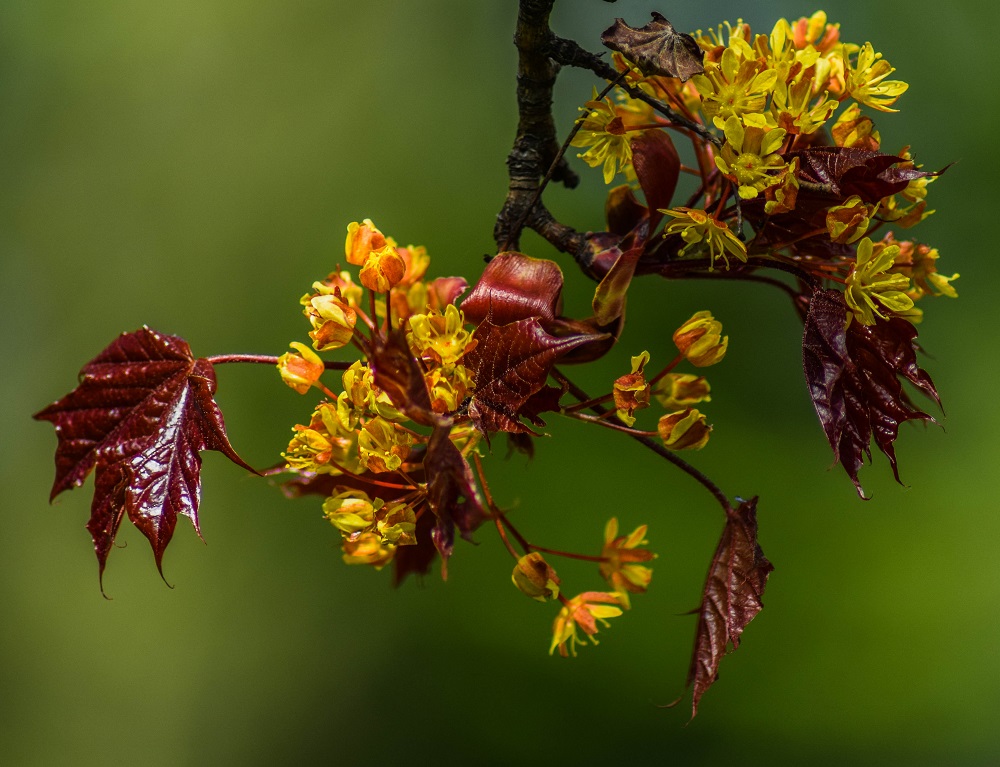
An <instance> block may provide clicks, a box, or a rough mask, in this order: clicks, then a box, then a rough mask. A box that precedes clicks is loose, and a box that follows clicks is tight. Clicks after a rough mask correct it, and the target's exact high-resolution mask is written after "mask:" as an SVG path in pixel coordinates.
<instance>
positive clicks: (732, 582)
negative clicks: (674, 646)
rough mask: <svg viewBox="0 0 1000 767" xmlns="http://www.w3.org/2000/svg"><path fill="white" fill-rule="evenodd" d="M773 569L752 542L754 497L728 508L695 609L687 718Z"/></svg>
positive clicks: (755, 609) (735, 642)
mask: <svg viewBox="0 0 1000 767" xmlns="http://www.w3.org/2000/svg"><path fill="white" fill-rule="evenodd" d="M773 569H774V566H773V565H772V564H771V563H770V562H768V561H767V558H766V557H765V556H764V552H763V551H762V550H761V548H760V544H758V543H757V499H756V498H751V499H750V500H749V501H743V502H742V503H741V504H740V505H739V506H737V507H736V508H735V509H729V510H728V511H727V512H726V526H725V528H724V529H723V531H722V537H720V538H719V545H718V546H717V547H716V549H715V555H714V556H713V557H712V565H711V567H709V570H708V577H707V578H706V579H705V587H704V589H703V591H702V597H701V606H700V607H699V608H698V610H697V613H698V630H697V632H696V634H695V640H694V652H693V653H692V655H691V667H690V668H689V670H688V678H687V684H688V685H689V686H690V685H693V696H692V701H691V717H692V718H693V717H694V716H696V715H697V713H698V701H699V700H701V696H702V695H703V694H704V693H705V691H706V690H708V688H709V687H711V686H712V684H713V683H714V682H715V680H716V679H718V677H719V663H721V661H722V657H723V656H724V655H725V654H726V652H727V648H728V647H730V646H732V648H733V650H734V651H735V650H736V649H737V648H738V647H739V646H740V636H741V635H742V633H743V629H745V628H746V626H747V624H748V623H750V621H752V620H753V618H754V616H755V615H757V613H759V612H760V611H761V609H762V608H763V606H764V605H763V603H762V602H761V597H762V596H763V594H764V587H765V586H766V585H767V576H768V575H769V574H770V573H771V571H772V570H773Z"/></svg>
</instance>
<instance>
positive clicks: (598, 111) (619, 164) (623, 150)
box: [570, 88, 632, 184]
mask: <svg viewBox="0 0 1000 767" xmlns="http://www.w3.org/2000/svg"><path fill="white" fill-rule="evenodd" d="M581 111H584V112H586V113H587V114H586V115H585V116H584V117H581V118H580V122H581V126H580V130H579V131H578V132H577V134H576V135H575V136H574V137H573V140H572V141H571V142H570V145H571V146H575V147H579V148H581V149H582V148H583V147H589V148H588V149H587V151H586V152H584V153H583V154H580V155H577V156H578V157H579V158H580V159H581V160H583V161H584V162H585V163H587V165H589V166H590V167H591V168H596V167H597V166H598V165H603V166H604V183H605V184H610V183H611V180H612V179H613V178H614V177H615V174H616V173H618V172H619V171H624V170H625V169H626V168H629V167H631V165H632V145H631V144H630V143H629V137H628V129H627V128H626V125H625V121H624V119H623V118H622V116H621V115H620V114H619V113H618V110H617V109H616V108H615V105H614V104H613V103H612V101H611V99H610V98H605V99H604V100H603V101H600V100H598V99H597V89H596V88H595V89H594V99H593V100H592V101H588V102H587V103H586V105H585V106H584V107H582V108H581Z"/></svg>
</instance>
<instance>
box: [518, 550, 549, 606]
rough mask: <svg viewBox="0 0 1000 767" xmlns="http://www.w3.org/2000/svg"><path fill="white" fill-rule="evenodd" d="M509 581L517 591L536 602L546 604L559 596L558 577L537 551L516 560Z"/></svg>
mask: <svg viewBox="0 0 1000 767" xmlns="http://www.w3.org/2000/svg"><path fill="white" fill-rule="evenodd" d="M511 580H512V581H513V582H514V585H515V586H516V587H517V590H518V591H520V592H521V593H522V594H524V595H525V596H529V597H531V598H532V599H534V600H536V601H538V602H548V601H549V600H550V599H556V598H557V597H558V596H559V577H558V576H557V575H556V571H555V570H553V569H552V568H551V567H550V566H549V563H548V562H546V561H545V559H544V558H543V557H542V555H541V554H539V553H538V552H537V551H533V552H531V553H530V554H525V555H524V556H523V557H521V558H520V559H519V560H517V564H516V565H514V573H513V575H511Z"/></svg>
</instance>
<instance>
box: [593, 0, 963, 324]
mask: <svg viewBox="0 0 1000 767" xmlns="http://www.w3.org/2000/svg"><path fill="white" fill-rule="evenodd" d="M693 39H694V41H695V42H696V43H697V45H698V47H699V48H700V50H701V52H702V54H703V70H704V71H703V72H702V73H700V74H695V75H694V76H693V77H691V78H690V79H687V80H686V81H684V82H682V81H681V80H680V79H678V78H676V77H664V76H659V75H651V76H647V75H644V74H643V73H642V72H641V71H640V70H639V68H638V67H637V66H636V65H634V64H633V63H632V62H630V61H629V60H628V59H626V58H625V57H624V56H623V55H622V54H621V53H616V54H615V63H616V66H617V68H618V71H619V72H620V73H621V79H622V80H623V81H624V83H623V84H624V85H625V86H627V87H628V88H629V89H631V90H632V92H633V94H636V95H638V92H641V93H643V94H645V95H647V96H650V97H652V98H655V99H657V100H659V101H661V102H664V103H668V104H670V105H671V107H672V108H673V109H675V110H676V112H677V114H679V115H681V116H682V117H683V118H685V119H686V121H687V123H688V125H696V126H702V128H703V129H702V130H701V131H693V130H692V129H691V128H689V127H685V126H684V125H680V124H678V123H676V122H672V121H671V120H670V119H669V118H667V117H665V116H663V115H662V114H659V113H657V112H656V111H655V110H654V109H653V108H652V107H651V106H650V105H649V104H648V103H647V102H646V101H643V100H639V99H636V98H632V97H631V96H630V95H629V93H628V92H626V90H625V89H624V88H622V87H617V88H615V96H614V98H612V97H606V98H605V99H603V100H596V99H595V100H593V101H590V102H588V103H587V105H586V107H585V110H584V111H585V112H586V114H585V116H584V117H583V118H581V124H580V130H579V133H578V134H577V136H576V137H575V139H574V140H573V144H574V145H575V146H579V147H586V148H587V151H586V152H585V153H583V154H582V155H581V157H582V158H583V159H584V160H585V161H586V162H587V163H589V164H590V165H592V166H598V165H600V166H603V170H604V180H605V183H609V184H610V183H611V182H612V180H613V178H614V177H615V175H616V173H622V174H624V176H625V178H626V180H628V181H631V182H634V181H635V180H636V174H635V169H634V167H633V151H634V146H635V141H636V138H637V137H638V136H640V135H642V134H643V133H646V132H648V131H661V130H663V129H670V130H673V131H676V132H677V133H680V134H682V135H684V136H686V137H688V138H690V139H691V141H692V145H693V150H694V156H695V167H693V168H682V170H683V171H686V172H688V173H690V174H691V175H693V176H695V177H696V178H697V179H698V181H699V186H698V189H697V191H696V192H695V193H694V194H693V195H692V197H691V200H690V201H688V203H687V204H685V205H680V206H675V207H670V208H663V209H660V211H659V212H660V213H662V214H664V215H665V216H666V217H667V223H666V225H665V226H664V227H663V230H662V235H663V237H664V238H666V243H668V244H667V247H666V249H667V250H669V251H670V252H671V253H672V254H674V255H675V258H676V259H681V257H691V258H693V257H700V258H702V259H704V258H707V259H708V266H709V270H711V269H712V268H714V267H715V266H716V264H717V262H719V261H721V262H722V265H723V266H724V268H726V269H729V268H730V267H731V265H732V262H733V261H736V262H741V263H744V264H748V265H749V266H754V265H758V264H759V263H760V259H767V260H772V261H781V262H785V263H788V264H792V265H794V266H795V267H797V268H798V269H799V270H800V271H801V272H802V273H803V274H804V275H806V276H807V277H810V278H815V279H817V280H821V281H823V282H824V283H826V284H833V285H839V286H842V289H843V290H845V294H846V301H847V304H848V306H849V308H850V315H849V317H848V321H851V320H857V321H858V322H860V323H862V324H864V325H873V324H875V322H876V321H877V320H879V319H888V318H891V317H903V318H905V319H906V320H908V321H910V322H918V321H919V320H920V319H921V317H922V310H921V309H919V308H917V307H916V306H915V304H914V302H915V301H917V300H918V299H920V298H922V297H924V296H928V295H937V296H941V295H943V296H950V297H954V296H955V295H956V294H955V289H954V287H953V286H952V285H951V284H950V283H951V281H952V280H954V279H956V278H957V277H958V275H957V274H955V275H952V276H950V277H947V276H944V275H942V274H940V273H938V272H937V268H936V261H937V258H938V252H937V250H936V249H933V248H930V247H928V246H926V245H923V244H920V243H918V242H915V241H900V240H897V239H896V238H895V236H894V235H893V233H892V232H885V233H884V234H882V235H881V237H880V238H879V237H876V236H875V235H876V233H877V231H878V230H879V229H881V228H883V227H885V226H887V225H892V226H896V227H899V228H902V229H908V228H910V227H912V226H914V225H915V224H917V223H919V222H920V221H921V220H923V219H924V218H926V217H927V216H928V215H930V214H931V213H932V212H933V211H930V210H928V209H927V199H926V198H927V187H928V185H929V184H930V183H931V182H932V181H934V179H935V178H936V176H937V175H938V174H936V173H929V172H926V171H922V170H920V166H918V165H917V164H916V163H915V161H914V160H913V158H912V156H911V154H910V152H909V149H908V148H903V149H902V150H901V151H900V152H898V153H897V154H883V153H882V152H881V151H880V146H881V138H880V135H879V132H878V131H877V130H876V129H875V124H874V122H873V120H872V118H871V117H869V116H867V115H865V114H863V109H864V108H867V109H870V110H874V111H875V112H883V113H884V112H894V111H896V110H895V109H894V108H893V105H894V104H895V103H896V101H897V99H899V97H900V96H901V95H902V94H903V92H904V91H905V90H906V89H907V84H906V83H905V82H902V81H900V80H890V79H888V78H889V76H890V75H891V74H892V73H893V72H894V71H895V70H894V69H893V67H892V66H891V65H890V64H889V62H888V61H886V60H885V59H884V58H883V57H882V54H881V53H878V52H876V51H875V49H874V48H873V47H872V45H871V43H867V42H866V43H864V44H863V45H857V44H854V43H849V42H845V41H843V40H841V38H840V29H839V25H837V24H829V23H827V17H826V14H825V13H823V12H822V11H819V12H817V13H815V14H813V15H812V16H811V17H809V18H800V19H798V20H797V21H795V22H793V23H789V22H788V21H786V20H785V19H781V20H779V21H778V22H777V23H776V24H775V25H774V27H773V29H772V30H771V32H770V34H767V35H763V34H757V35H755V34H753V33H752V32H751V30H750V26H749V25H748V24H745V23H743V22H742V21H740V22H737V23H736V24H728V23H727V24H724V25H722V26H720V27H718V28H717V29H713V30H709V31H708V32H701V31H699V32H697V33H695V35H694V36H693ZM636 89H638V91H637V90H636ZM733 191H735V193H736V195H735V198H733V196H732V192H733ZM613 195H614V196H615V198H620V195H615V193H613ZM744 224H748V225H749V227H750V229H751V232H750V234H749V236H748V234H747V232H745V231H744ZM691 258H688V259H687V260H689V261H690V260H691ZM744 268H746V267H744Z"/></svg>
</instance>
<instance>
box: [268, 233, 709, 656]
mask: <svg viewBox="0 0 1000 767" xmlns="http://www.w3.org/2000/svg"><path fill="white" fill-rule="evenodd" d="M510 255H513V256H517V257H518V258H519V259H522V260H523V262H524V263H525V264H527V265H529V266H530V264H533V263H537V262H535V261H534V259H528V258H527V257H524V256H520V255H519V254H510ZM345 258H346V260H347V262H348V264H350V265H353V266H357V267H360V269H359V274H358V277H357V282H355V280H354V278H353V277H352V274H351V272H350V271H348V270H344V269H341V268H340V267H339V266H338V267H337V268H336V269H335V270H334V271H333V272H332V273H331V274H330V275H329V276H327V278H326V279H324V280H321V281H317V282H315V283H314V284H313V289H312V291H311V292H310V293H307V294H306V295H304V296H303V297H302V299H301V301H300V304H301V305H302V307H303V314H304V315H305V317H306V318H307V319H308V321H309V324H310V326H311V330H310V331H309V334H308V335H309V338H310V340H311V342H312V343H311V346H309V345H306V344H305V343H302V342H298V341H296V342H293V343H292V344H291V348H292V351H290V352H288V353H286V354H284V355H283V356H282V357H280V358H279V361H278V370H279V372H280V374H281V377H282V379H283V380H284V382H285V383H286V384H287V385H288V386H289V387H291V388H292V389H294V390H295V391H297V392H298V393H300V394H306V393H307V392H309V391H311V390H314V389H315V390H318V391H319V392H321V393H322V394H323V395H325V398H324V399H323V400H322V401H320V402H319V403H318V404H317V405H316V407H315V409H314V410H313V412H312V414H311V416H310V418H309V420H308V423H304V424H297V425H296V426H295V427H294V428H293V432H294V434H293V437H292V439H291V441H290V442H289V444H288V447H287V448H286V450H285V452H284V453H282V457H283V458H284V461H285V464H284V467H283V471H285V472H291V473H293V474H294V475H296V477H295V479H294V480H292V481H291V482H289V483H287V485H286V487H287V488H288V490H289V492H290V493H291V494H321V495H324V496H325V499H324V500H323V503H322V507H323V513H324V516H325V518H326V519H327V520H328V521H329V522H330V524H331V525H332V526H333V527H334V528H336V530H337V531H339V533H340V535H341V536H342V547H343V559H344V561H345V562H346V563H348V564H365V565H370V566H372V567H374V568H375V569H381V568H383V567H385V566H386V565H388V564H390V563H393V564H394V566H395V573H396V580H397V582H398V581H399V580H401V579H402V578H403V577H405V576H406V575H407V574H408V573H410V572H418V573H420V572H426V571H427V569H428V567H429V565H430V562H431V561H432V560H433V559H434V557H435V556H436V555H438V554H440V555H441V558H442V562H443V565H442V571H443V574H445V573H446V570H445V569H444V567H445V565H446V562H447V557H448V556H449V555H450V553H451V548H450V547H451V541H450V534H451V531H450V530H449V529H448V525H449V524H455V525H457V526H458V529H459V531H460V532H461V533H462V534H463V535H464V536H467V535H468V534H470V533H471V532H472V530H474V529H475V528H476V527H477V526H478V525H479V524H481V523H482V522H484V521H486V520H487V519H490V518H492V519H493V521H494V523H495V525H496V527H497V529H498V531H499V532H500V535H501V538H502V539H503V541H504V543H505V545H506V546H507V547H508V549H509V550H510V551H511V553H512V554H513V555H514V556H515V558H516V559H517V564H516V566H515V568H514V572H513V576H512V580H513V583H514V585H515V586H516V587H517V588H518V589H519V590H520V591H522V592H523V593H525V594H526V595H528V596H530V597H532V598H533V599H537V600H539V601H548V600H558V601H559V602H560V603H561V609H560V611H559V613H558V615H557V617H556V619H555V622H554V624H553V640H552V650H553V651H554V650H555V649H556V648H558V649H559V651H560V653H561V654H563V655H566V654H568V652H572V653H573V654H574V655H575V654H576V650H575V646H576V644H577V643H578V642H579V641H580V638H581V636H583V637H586V638H589V639H591V641H594V642H595V643H596V640H594V639H593V636H594V634H595V633H596V631H597V623H598V622H603V621H606V619H607V618H609V617H614V616H617V615H620V614H621V613H622V610H625V609H628V608H629V607H630V606H631V602H630V594H636V593H640V592H643V591H645V590H646V588H647V586H648V585H649V583H650V579H651V577H652V570H651V569H650V568H649V567H648V566H646V565H644V564H642V563H646V562H649V561H650V560H652V559H653V558H654V556H655V555H654V554H653V553H652V552H651V551H649V550H648V549H646V548H643V546H644V545H645V544H646V540H645V537H646V526H645V525H642V526H640V527H639V528H637V529H636V530H634V531H633V532H632V533H631V534H629V535H619V534H618V521H617V519H612V520H611V521H610V522H608V524H607V527H606V529H605V537H604V544H603V548H602V551H601V554H600V555H599V556H598V557H588V556H585V555H579V558H583V559H588V560H594V559H596V561H597V562H598V567H599V571H600V574H601V576H602V578H603V579H604V580H605V581H606V583H607V585H608V587H609V590H608V591H603V592H596V591H587V592H583V593H582V594H580V595H579V596H577V597H574V598H567V597H566V596H564V595H562V594H561V593H560V590H559V585H558V584H559V582H560V581H559V578H558V576H557V575H556V572H555V570H554V569H553V568H552V567H551V566H550V565H549V564H548V562H546V561H545V559H544V558H543V556H542V554H541V553H540V551H551V550H548V549H540V548H538V547H534V546H532V545H531V544H527V542H526V541H524V540H523V538H521V537H520V535H519V534H518V533H516V532H515V533H513V534H514V535H515V536H516V537H517V539H518V541H519V542H520V543H521V544H522V548H525V549H527V551H526V553H524V554H519V553H518V552H517V551H516V550H515V549H514V548H513V546H512V544H511V541H510V539H509V537H508V532H512V531H513V527H512V526H511V523H510V521H509V520H508V519H507V518H506V517H505V516H504V515H503V513H502V512H501V511H499V510H498V509H496V508H495V507H494V505H493V503H492V501H491V500H488V501H483V495H485V497H486V498H487V499H489V494H488V492H485V493H484V492H483V491H484V490H485V488H486V484H485V478H484V477H483V475H482V471H483V469H482V459H483V458H484V457H485V454H484V450H483V443H482V440H483V437H484V434H486V430H484V429H481V428H478V425H477V424H475V423H474V419H472V418H471V417H470V415H469V410H470V407H469V404H470V401H471V400H472V398H473V395H474V394H475V393H476V380H475V374H474V372H473V371H474V369H475V366H474V365H472V364H470V362H469V361H470V359H473V358H474V357H475V354H474V352H475V351H476V349H477V347H479V345H480V338H479V336H480V335H482V334H481V333H477V332H476V328H475V327H473V326H472V323H470V322H468V321H467V320H466V316H465V312H464V311H463V310H462V309H460V308H459V307H458V306H457V305H456V301H457V299H458V298H459V296H460V295H461V294H462V293H463V292H464V291H465V290H466V288H467V285H466V282H465V280H464V279H461V278H457V277H445V278H438V279H435V280H433V281H426V280H425V279H424V276H425V274H426V272H427V268H428V265H429V261H430V259H429V257H428V255H427V251H426V250H425V249H424V248H423V247H418V246H413V245H409V246H407V247H400V246H399V245H398V244H397V243H396V242H395V241H394V240H393V239H392V238H391V237H386V236H385V235H383V234H382V233H381V232H380V231H379V229H378V228H377V227H376V226H375V224H374V223H373V222H372V221H370V220H367V219H366V220H365V221H363V222H360V223H357V222H355V223H352V224H350V225H349V227H348V234H347V240H346V245H345ZM366 292H367V299H366ZM487 319H488V318H487ZM483 325H484V326H490V327H492V326H491V325H490V323H489V322H484V323H483ZM673 338H674V343H675V345H676V347H677V350H678V354H677V355H676V357H675V358H674V359H673V360H672V361H671V362H670V363H669V364H668V365H667V366H666V367H665V368H664V369H663V370H662V371H660V372H659V373H658V374H657V375H656V376H654V377H652V378H650V379H649V380H647V378H646V374H645V372H644V371H645V367H646V365H647V363H648V362H649V359H650V355H649V353H648V352H643V353H642V354H641V355H639V356H638V357H635V358H633V360H632V371H631V373H629V374H627V375H624V376H621V377H619V378H618V379H617V380H616V381H615V382H614V384H613V386H612V390H611V392H610V393H609V394H607V395H605V396H603V397H600V398H598V399H597V400H591V401H588V402H583V403H580V404H578V405H576V406H573V407H564V408H560V412H563V413H564V414H566V415H569V416H574V415H579V411H580V410H582V409H584V408H585V407H593V406H595V405H600V403H603V402H609V403H613V405H614V408H608V409H606V410H604V412H603V413H602V416H601V419H595V420H602V419H603V420H605V421H607V420H609V419H610V420H612V421H615V422H617V423H618V426H619V428H625V429H631V430H633V431H634V433H636V434H639V435H644V436H650V437H659V438H660V439H661V440H662V444H663V445H664V446H665V447H666V448H667V449H669V450H674V451H677V450H699V449H701V448H702V447H704V446H705V444H706V443H707V442H708V438H709V433H710V431H711V427H710V426H709V425H708V423H707V421H706V417H705V415H704V414H703V413H701V412H699V411H698V410H697V409H696V408H695V407H694V406H695V405H697V404H699V403H702V402H706V401H708V400H710V387H709V384H708V382H707V381H706V380H705V378H704V376H700V375H694V374H690V373H676V372H673V369H674V368H675V367H676V366H677V365H678V364H679V363H681V362H684V361H685V360H686V361H687V362H689V363H690V364H691V365H693V366H694V367H696V368H701V367H706V366H709V365H713V364H715V363H716V362H719V361H721V360H722V359H723V357H724V356H725V353H726V348H727V345H728V337H724V336H722V327H721V324H720V323H719V322H717V321H716V320H715V319H714V318H713V317H712V316H711V314H709V313H708V312H698V313H697V314H695V315H694V316H693V317H692V318H691V319H690V320H688V321H687V322H685V323H684V324H683V325H682V326H681V327H679V328H678V329H677V331H676V333H675V334H674V337H673ZM486 342H487V343H489V336H486ZM393 344H396V347H395V348H394V347H393ZM345 348H352V349H354V350H355V351H356V352H358V353H359V354H360V356H361V358H362V359H358V360H355V361H353V362H325V361H324V360H323V359H322V358H321V357H320V356H319V354H318V352H327V351H331V350H339V349H345ZM483 351H484V350H483V349H480V352H483ZM485 351H486V352H488V353H490V354H492V355H496V354H498V353H500V354H505V353H508V351H507V350H506V349H504V350H500V351H499V352H498V350H497V349H493V350H492V351H490V350H489V349H487V350H485ZM394 355H395V356H394ZM407 358H408V359H409V360H410V361H411V362H412V363H413V365H415V369H416V371H417V373H418V374H419V381H416V382H415V381H412V380H411V381H408V382H407V383H406V384H405V385H403V384H400V377H401V375H402V374H401V373H400V370H404V369H407V368H408V365H407V363H406V362H405V361H403V362H401V360H405V359H407ZM478 364H480V365H481V364H482V363H481V362H479V363H478ZM410 369H411V370H412V369H413V368H412V366H411V367H410ZM328 371H335V372H336V374H337V375H339V378H340V386H339V387H337V388H338V389H339V391H333V390H331V389H329V388H327V386H326V384H325V383H323V377H324V374H326V373H327V372H328ZM380 373H381V376H382V377H381V378H380V377H379V376H380ZM386 381H388V382H389V383H388V388H389V389H392V390H393V391H397V392H398V391H400V390H401V389H405V390H406V392H405V396H403V398H402V399H400V398H399V396H397V397H395V399H394V398H393V396H391V393H390V391H387V385H386ZM380 384H381V385H380ZM397 385H398V386H399V387H401V388H397ZM414 386H415V387H416V388H414ZM420 392H426V394H427V399H426V406H425V407H424V410H425V411H426V412H423V411H421V408H420V406H419V402H421V401H423V400H422V396H423V395H422V394H420ZM654 397H655V399H656V400H657V401H658V402H660V403H661V404H662V405H663V406H664V407H665V408H666V410H667V411H668V412H667V414H665V415H663V416H662V417H660V419H659V422H658V424H657V427H656V430H655V431H641V430H639V429H634V428H633V427H634V426H635V422H636V415H635V413H636V411H637V410H641V409H643V408H645V407H648V406H649V404H650V402H651V400H652V399H653V398H654ZM579 417H581V418H582V417H584V416H582V415H580V416H579ZM511 430H512V431H516V430H515V429H511ZM435 435H447V441H448V443H450V445H452V446H454V452H453V453H449V455H450V458H449V459H448V460H442V459H441V458H440V454H441V452H442V451H441V448H440V444H441V442H442V440H441V438H440V436H439V437H436V436H435ZM436 439H437V442H435V440H436ZM435 445H437V446H436V447H435ZM456 456H459V457H458V458H456ZM469 461H471V464H470V463H468V462H469ZM455 466H458V467H459V468H458V470H457V476H458V479H457V480H456V479H455V476H456V472H455V469H454V467H455ZM471 466H475V467H476V472H475V473H473V471H472V470H471ZM442 472H444V473H445V474H446V475H448V476H449V481H450V482H452V483H453V484H456V485H457V486H459V488H460V490H459V493H458V494H459V495H460V496H466V497H465V499H464V500H465V502H466V503H467V504H468V508H471V509H472V511H471V512H470V511H468V508H466V512H465V513H464V516H460V515H454V518H449V519H448V520H447V523H446V524H445V525H442V524H441V517H442V509H440V508H437V507H436V506H437V503H436V501H437V500H439V499H438V498H437V496H436V493H438V491H437V490H436V489H435V487H436V483H437V484H440V483H439V482H438V480H437V479H436V477H437V475H439V474H441V473H442ZM407 552H410V553H409V554H407ZM558 553H559V554H561V555H564V556H569V557H571V558H572V557H575V556H578V555H574V554H572V553H569V552H558ZM581 632H582V633H581Z"/></svg>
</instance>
